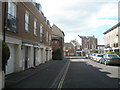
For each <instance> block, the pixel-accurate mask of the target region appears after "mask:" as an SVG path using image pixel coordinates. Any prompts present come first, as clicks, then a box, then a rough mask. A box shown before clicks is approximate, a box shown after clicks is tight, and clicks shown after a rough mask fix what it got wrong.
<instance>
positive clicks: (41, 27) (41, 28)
mask: <svg viewBox="0 0 120 90" xmlns="http://www.w3.org/2000/svg"><path fill="white" fill-rule="evenodd" d="M42 36H43V25H42V24H40V38H41V39H40V41H42Z"/></svg>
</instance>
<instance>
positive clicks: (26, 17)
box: [25, 11, 29, 31]
mask: <svg viewBox="0 0 120 90" xmlns="http://www.w3.org/2000/svg"><path fill="white" fill-rule="evenodd" d="M28 26H29V13H28V12H27V11H26V12H25V30H26V31H28V30H29V29H28Z"/></svg>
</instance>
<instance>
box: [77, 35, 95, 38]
mask: <svg viewBox="0 0 120 90" xmlns="http://www.w3.org/2000/svg"><path fill="white" fill-rule="evenodd" d="M78 36H79V37H80V38H95V36H94V35H93V36H80V35H78Z"/></svg>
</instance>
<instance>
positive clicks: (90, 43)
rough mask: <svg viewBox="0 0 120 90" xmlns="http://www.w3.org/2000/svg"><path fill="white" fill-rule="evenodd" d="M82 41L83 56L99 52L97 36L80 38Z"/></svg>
mask: <svg viewBox="0 0 120 90" xmlns="http://www.w3.org/2000/svg"><path fill="white" fill-rule="evenodd" d="M78 36H79V37H80V39H81V49H82V51H81V54H82V55H83V56H84V55H85V54H86V53H90V52H96V50H97V38H95V36H94V35H93V36H80V35H78Z"/></svg>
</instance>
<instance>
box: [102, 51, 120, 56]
mask: <svg viewBox="0 0 120 90" xmlns="http://www.w3.org/2000/svg"><path fill="white" fill-rule="evenodd" d="M104 54H117V55H119V56H120V52H105V53H104Z"/></svg>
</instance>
